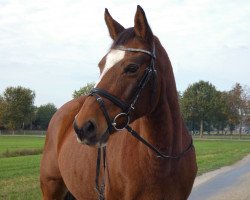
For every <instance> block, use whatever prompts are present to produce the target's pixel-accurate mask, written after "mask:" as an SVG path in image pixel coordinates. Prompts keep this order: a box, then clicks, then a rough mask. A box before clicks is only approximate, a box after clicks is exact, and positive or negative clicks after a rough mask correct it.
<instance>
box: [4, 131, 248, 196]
mask: <svg viewBox="0 0 250 200" xmlns="http://www.w3.org/2000/svg"><path fill="white" fill-rule="evenodd" d="M43 143H44V138H43V137H35V136H26V137H25V136H0V154H1V153H3V152H5V151H6V150H7V149H8V151H10V152H11V151H16V150H22V149H41V148H42V147H43ZM194 145H195V148H196V153H197V162H198V167H199V172H198V174H202V173H205V172H207V171H211V170H214V169H217V168H220V167H222V166H225V165H231V164H232V163H234V162H236V161H237V160H240V159H241V158H243V157H244V156H245V155H247V154H249V153H250V141H239V140H204V139H203V140H200V139H195V141H194ZM40 159H41V155H28V156H17V157H3V156H2V157H0V163H1V164H0V199H4V200H10V199H13V200H14V199H15V200H16V199H17V200H18V199H20V200H21V199H23V200H24V199H25V200H29V199H40V198H41V192H40V188H39V163H40Z"/></svg>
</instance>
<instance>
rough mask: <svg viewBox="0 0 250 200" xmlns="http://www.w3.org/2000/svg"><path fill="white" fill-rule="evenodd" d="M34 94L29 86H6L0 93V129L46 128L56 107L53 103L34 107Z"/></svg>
mask: <svg viewBox="0 0 250 200" xmlns="http://www.w3.org/2000/svg"><path fill="white" fill-rule="evenodd" d="M35 96H36V95H35V92H34V91H32V90H30V89H29V88H24V87H21V86H18V87H7V88H6V89H5V91H4V92H3V94H2V95H0V129H7V130H12V131H15V130H20V129H35V130H46V129H47V127H48V124H49V121H50V119H51V117H52V116H53V114H54V113H55V112H56V111H57V108H56V106H55V105H54V104H53V103H48V104H45V105H41V106H39V107H36V106H35V105H34V100H35Z"/></svg>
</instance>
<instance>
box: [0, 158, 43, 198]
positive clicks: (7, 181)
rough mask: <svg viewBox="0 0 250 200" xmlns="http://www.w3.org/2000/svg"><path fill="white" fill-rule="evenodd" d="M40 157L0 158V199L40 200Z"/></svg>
mask: <svg viewBox="0 0 250 200" xmlns="http://www.w3.org/2000/svg"><path fill="white" fill-rule="evenodd" d="M40 159H41V155H32V156H19V157H10V158H0V163H1V165H0V199H4V200H10V199H11V200H12V199H13V200H14V199H15V200H17V199H20V200H21V199H25V200H26V199H27V200H28V199H40V198H41V192H40V188H39V163H40Z"/></svg>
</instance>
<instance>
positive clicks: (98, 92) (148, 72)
mask: <svg viewBox="0 0 250 200" xmlns="http://www.w3.org/2000/svg"><path fill="white" fill-rule="evenodd" d="M115 49H118V50H122V51H129V52H140V53H145V54H147V55H149V56H150V57H151V61H150V65H149V66H148V67H147V68H146V69H145V72H144V74H143V76H142V78H141V80H140V81H139V84H138V86H137V88H136V91H135V94H134V96H133V98H132V101H131V103H130V104H128V103H126V102H124V101H122V100H120V99H118V98H117V97H115V96H114V95H112V94H110V93H109V92H108V91H106V90H103V89H100V88H93V89H92V90H91V91H90V94H89V96H93V97H95V98H96V100H97V102H98V104H99V106H100V109H101V110H102V112H103V115H104V117H105V119H106V122H107V124H108V128H107V130H106V132H107V133H109V134H111V132H112V131H113V130H114V129H115V130H117V131H122V130H124V129H126V130H127V131H128V132H129V133H130V134H131V135H132V136H133V137H135V138H136V139H137V140H139V141H140V142H142V143H143V144H144V145H146V146H147V147H148V148H149V149H151V150H152V151H153V152H155V154H156V155H157V157H158V158H164V159H179V158H181V157H182V156H183V155H185V154H186V153H187V152H188V151H189V150H190V149H191V148H192V147H193V140H192V139H191V142H190V145H189V146H188V147H187V148H186V149H185V150H184V151H182V152H181V153H179V154H177V155H165V154H164V153H162V152H160V151H159V150H158V149H157V148H156V147H155V146H153V145H152V144H150V143H148V142H147V141H146V140H145V139H143V138H142V137H141V136H140V135H139V134H138V133H137V132H136V131H134V130H133V129H132V128H131V127H130V126H129V123H130V113H131V111H132V110H134V109H135V108H134V106H135V104H136V102H137V100H138V98H139V96H140V94H141V91H142V90H143V88H144V87H145V85H146V84H147V83H148V81H149V80H150V78H151V77H152V76H153V75H155V74H156V70H155V59H156V56H155V46H154V45H153V50H152V52H150V51H147V50H144V49H135V48H125V47H123V46H118V47H116V48H115ZM102 97H104V98H106V99H108V100H109V101H111V102H112V103H113V104H115V105H116V106H118V107H119V108H121V110H122V112H121V113H119V114H117V115H116V116H115V117H114V119H113V120H111V119H110V116H109V114H108V112H107V109H106V107H105V103H104V101H103V99H102ZM119 119H125V123H124V124H122V126H119V123H118V122H119ZM105 134H106V133H105ZM101 148H102V150H103V154H102V156H103V166H104V173H105V166H106V161H105V160H106V147H100V148H98V156H97V166H96V181H95V182H96V191H97V192H98V195H99V200H104V187H105V184H104V183H105V180H104V178H103V180H102V183H101V188H100V187H99V184H98V182H99V181H98V180H99V175H100V160H101V151H102V150H101Z"/></svg>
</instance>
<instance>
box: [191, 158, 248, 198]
mask: <svg viewBox="0 0 250 200" xmlns="http://www.w3.org/2000/svg"><path fill="white" fill-rule="evenodd" d="M188 200H250V155H248V156H247V157H245V158H244V159H243V160H241V161H239V162H237V163H236V164H234V165H232V166H228V167H223V168H221V169H218V170H215V171H213V172H209V173H206V174H204V175H202V176H199V177H197V178H196V180H195V183H194V187H193V190H192V193H191V195H190V197H189V198H188Z"/></svg>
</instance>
